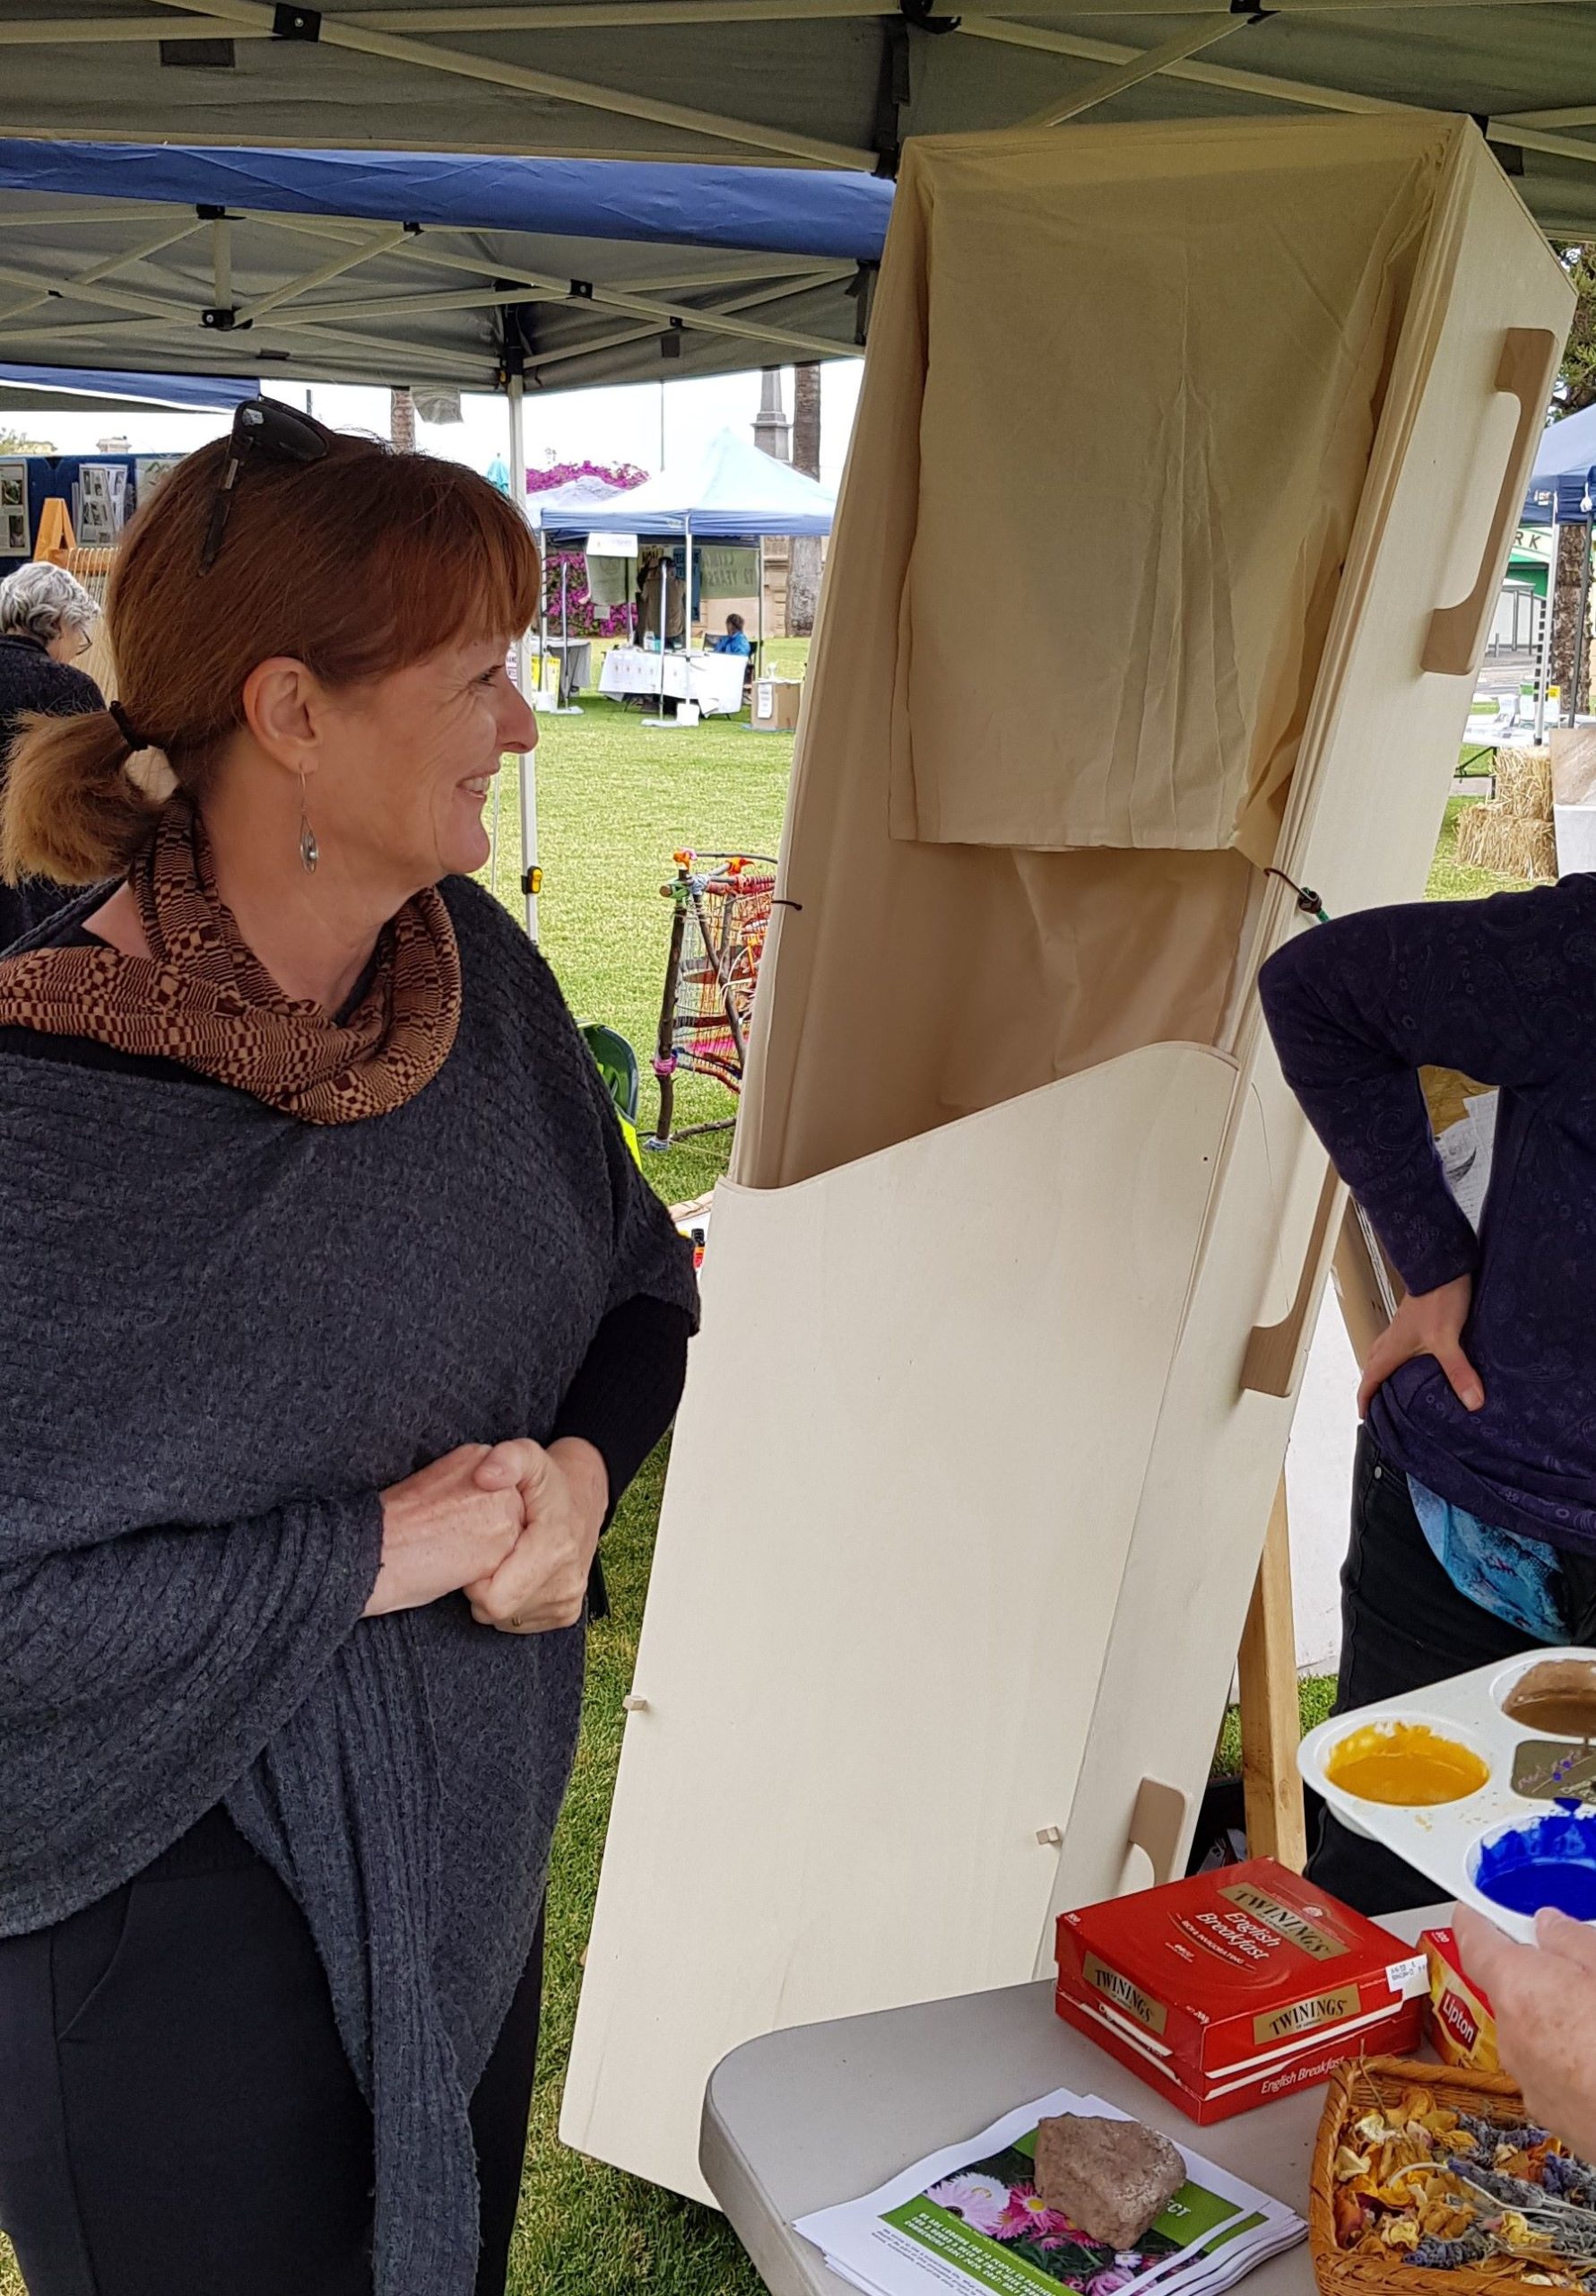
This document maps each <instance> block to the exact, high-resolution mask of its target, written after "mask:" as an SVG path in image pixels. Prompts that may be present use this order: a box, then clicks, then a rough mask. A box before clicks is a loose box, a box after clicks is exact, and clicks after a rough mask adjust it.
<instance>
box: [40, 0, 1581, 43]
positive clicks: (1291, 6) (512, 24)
mask: <svg viewBox="0 0 1596 2296" xmlns="http://www.w3.org/2000/svg"><path fill="white" fill-rule="evenodd" d="M190 4H192V5H194V6H195V13H194V14H193V15H192V16H191V17H187V18H186V19H185V20H184V31H185V35H186V37H187V38H188V39H217V38H220V37H223V36H228V35H230V37H231V38H233V39H272V38H273V32H272V30H271V28H270V26H269V25H267V24H264V23H261V22H254V23H247V24H246V23H241V22H239V21H238V19H237V18H236V17H231V16H224V15H222V14H221V13H211V14H207V13H204V12H203V11H202V10H201V9H200V8H199V7H198V4H197V0H190ZM1014 4H1015V0H964V4H963V5H962V7H961V8H960V10H959V13H960V15H961V16H962V17H963V19H964V21H965V22H966V23H968V22H970V20H971V19H972V18H973V17H975V16H977V15H981V16H985V15H987V14H989V13H995V14H999V15H1001V13H1002V9H1004V8H1005V7H1011V6H1013V5H1014ZM1228 4H1229V0H1144V4H1141V5H1139V7H1138V9H1137V12H1136V13H1138V14H1139V15H1183V16H1185V15H1192V14H1194V13H1200V12H1205V11H1209V10H1213V11H1216V12H1217V11H1219V10H1222V9H1224V8H1227V6H1228ZM1544 4H1546V0H1280V4H1279V8H1278V9H1277V11H1276V13H1280V14H1287V15H1294V16H1296V15H1330V14H1344V13H1346V14H1349V13H1354V12H1356V13H1360V14H1366V15H1375V14H1378V13H1382V12H1383V11H1384V10H1387V9H1391V8H1394V7H1401V8H1403V9H1409V8H1414V7H1436V8H1456V7H1460V6H1461V7H1482V8H1483V7H1490V8H1501V7H1515V6H1529V5H1544ZM1074 13H1076V14H1077V15H1081V16H1113V15H1119V14H1122V13H1123V0H1083V4H1082V5H1081V6H1080V7H1079V8H1077V9H1076V10H1075V11H1074ZM897 14H898V8H897V7H896V6H895V5H894V4H893V0H594V4H588V5H577V6H559V5H555V6H547V7H542V6H536V5H533V6H526V5H522V6H513V5H497V6H495V5H489V6H485V7H478V8H354V9H351V10H350V11H349V13H347V14H346V15H345V16H343V19H342V22H343V23H344V24H345V25H347V26H349V27H350V28H351V30H357V31H361V32H398V33H407V34H412V35H413V34H416V33H421V32H493V31H585V30H594V31H601V30H622V29H625V28H626V27H629V26H631V25H636V24H643V25H648V26H651V27H652V26H655V25H659V24H722V23H736V22H754V23H802V22H824V21H825V20H827V19H828V18H829V19H831V20H833V21H842V22H847V21H849V20H853V21H854V22H859V21H868V20H869V19H870V18H871V17H872V16H895V15H897ZM167 36H168V35H167V34H165V33H164V32H163V31H162V30H161V27H160V20H159V19H157V18H150V17H123V16H88V17H80V18H78V19H76V20H74V21H68V22H50V21H48V20H43V21H40V20H34V21H31V22H21V23H14V24H7V25H5V26H4V27H3V28H0V47H10V48H53V47H59V48H67V47H82V46H86V45H89V44H93V45H96V46H99V45H100V44H102V43H103V44H109V43H111V42H113V41H114V42H117V43H118V44H124V43H125V44H126V45H129V46H132V45H135V44H143V45H145V46H148V45H151V44H152V43H153V42H154V41H156V40H159V39H162V38H164V37H167Z"/></svg>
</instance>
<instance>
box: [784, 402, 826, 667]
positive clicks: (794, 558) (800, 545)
mask: <svg viewBox="0 0 1596 2296" xmlns="http://www.w3.org/2000/svg"><path fill="white" fill-rule="evenodd" d="M793 468H794V470H801V471H802V472H803V473H804V474H805V476H806V477H809V478H819V476H820V368H819V366H817V365H814V364H811V365H809V366H806V367H795V368H794V370H793ZM819 600H820V536H819V535H794V537H793V548H792V555H791V557H790V558H789V559H788V561H787V635H788V637H789V638H807V637H809V636H810V634H811V631H813V629H814V626H815V607H816V605H817V604H818V603H819Z"/></svg>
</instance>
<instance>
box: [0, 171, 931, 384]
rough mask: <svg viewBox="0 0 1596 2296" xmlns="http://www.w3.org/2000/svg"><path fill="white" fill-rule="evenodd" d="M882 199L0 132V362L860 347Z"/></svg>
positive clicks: (468, 374) (790, 356)
mask: <svg viewBox="0 0 1596 2296" xmlns="http://www.w3.org/2000/svg"><path fill="white" fill-rule="evenodd" d="M891 204H892V189H891V186H890V185H889V184H887V183H884V182H880V181H878V180H876V179H875V178H872V177H869V176H854V175H843V174H827V175H818V174H814V173H810V172H804V171H802V170H788V169H776V170H765V169H753V170H749V169H742V168H727V167H661V166H656V165H650V164H634V163H631V162H628V161H564V160H518V159H491V160H484V159H463V158H455V157H450V156H447V155H442V154H429V153H412V152H369V153H354V152H278V151H226V150H221V151H212V150H187V149H183V148H180V147H179V148H168V147H150V146H144V145H139V144H96V143H76V144H70V143H34V142H30V141H26V140H14V139H13V140H5V139H0V283H3V285H4V290H5V292H4V294H0V358H9V359H13V360H17V361H27V362H28V363H30V364H32V365H38V366H51V367H56V366H71V367H84V366H89V365H94V366H103V367H106V368H114V369H118V370H126V369H130V368H137V367H140V366H143V365H144V364H146V363H147V364H148V365H150V366H151V367H160V368H161V369H162V370H168V371H178V370H183V369H186V368H188V369H192V370H195V371H196V372H199V371H204V372H207V373H214V372H215V371H217V370H218V369H220V370H222V371H224V372H225V371H227V370H237V371H240V372H241V371H243V370H247V371H248V372H249V373H250V374H251V375H252V376H253V375H256V374H259V375H261V376H263V377H265V378H267V379H268V382H269V380H270V378H272V377H273V376H279V377H281V378H283V379H284V380H288V381H295V382H304V381H312V382H315V381H322V382H355V383H358V382H373V383H379V384H383V385H391V384H403V383H409V384H412V385H417V386H421V387H427V386H429V385H430V386H433V387H444V388H448V387H454V388H455V389H467V390H485V391H490V390H495V389H505V388H507V386H508V383H509V381H510V380H511V378H513V377H515V376H516V375H519V376H521V377H523V378H524V379H525V386H526V387H527V388H529V389H542V390H549V389H571V388H578V387H585V386H588V385H591V384H594V383H617V382H638V381H641V380H644V379H658V378H661V377H662V376H664V377H666V378H674V377H678V376H687V375H696V374H714V373H720V372H724V371H727V370H731V369H734V368H738V367H748V366H756V365H766V366H768V365H772V364H774V363H776V362H777V361H782V362H785V361H792V360H812V359H826V358H844V357H848V356H856V355H857V354H858V352H860V351H861V349H862V348H863V339H864V331H865V324H866V321H867V318H868V308H869V295H870V288H871V283H872V277H873V270H874V265H875V264H876V262H877V261H878V259H879V257H880V251H881V246H882V242H883V239H884V238H885V233H886V226H887V218H888V215H889V213H890V209H891ZM16 288H22V289H23V290H24V291H26V290H32V292H31V293H25V294H24V296H23V297H22V299H21V300H19V299H18V298H17V297H16V295H15V294H14V293H13V290H14V289H16Z"/></svg>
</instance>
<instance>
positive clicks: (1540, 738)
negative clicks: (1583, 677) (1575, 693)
mask: <svg viewBox="0 0 1596 2296" xmlns="http://www.w3.org/2000/svg"><path fill="white" fill-rule="evenodd" d="M1556 595H1557V524H1556V521H1555V520H1554V522H1553V525H1552V552H1551V565H1550V567H1549V568H1548V572H1547V577H1546V599H1545V602H1544V604H1542V606H1541V609H1540V648H1539V649H1538V656H1539V658H1538V659H1537V661H1536V665H1535V746H1536V748H1537V749H1539V748H1540V745H1541V744H1542V743H1543V742H1544V741H1545V739H1546V712H1547V707H1548V703H1549V702H1550V700H1551V684H1552V605H1553V600H1554V598H1555V596H1556Z"/></svg>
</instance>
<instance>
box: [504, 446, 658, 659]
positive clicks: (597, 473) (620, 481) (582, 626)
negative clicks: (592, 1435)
mask: <svg viewBox="0 0 1596 2296" xmlns="http://www.w3.org/2000/svg"><path fill="white" fill-rule="evenodd" d="M647 475H648V473H647V472H646V470H639V469H638V465H636V463H551V464H550V465H548V467H547V469H545V470H529V471H528V472H527V474H526V491H527V492H528V494H543V493H546V492H547V491H548V490H549V489H550V488H551V486H568V485H569V484H570V483H571V481H572V480H573V479H575V478H602V479H603V482H604V483H605V484H606V485H607V486H619V487H621V488H623V489H624V490H626V491H630V490H631V488H633V487H634V486H641V485H642V483H643V481H644V480H645V479H646V477H647ZM562 568H563V569H565V570H566V571H567V579H568V584H569V587H568V592H567V596H566V613H567V617H568V622H569V626H570V631H571V635H572V637H573V638H625V637H626V636H627V635H628V634H629V631H630V627H631V622H630V616H629V613H628V610H627V608H626V607H625V606H624V605H620V606H615V607H612V608H611V609H609V610H608V611H601V610H600V609H599V608H598V607H597V606H595V605H594V603H593V598H592V595H591V593H590V592H589V590H588V587H587V561H586V558H585V556H584V554H583V552H581V551H579V550H550V551H547V552H545V553H544V557H543V598H544V605H545V610H546V612H547V613H548V616H549V619H550V622H551V623H552V624H553V626H554V627H555V628H556V629H558V628H559V578H560V571H561V569H562Z"/></svg>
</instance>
